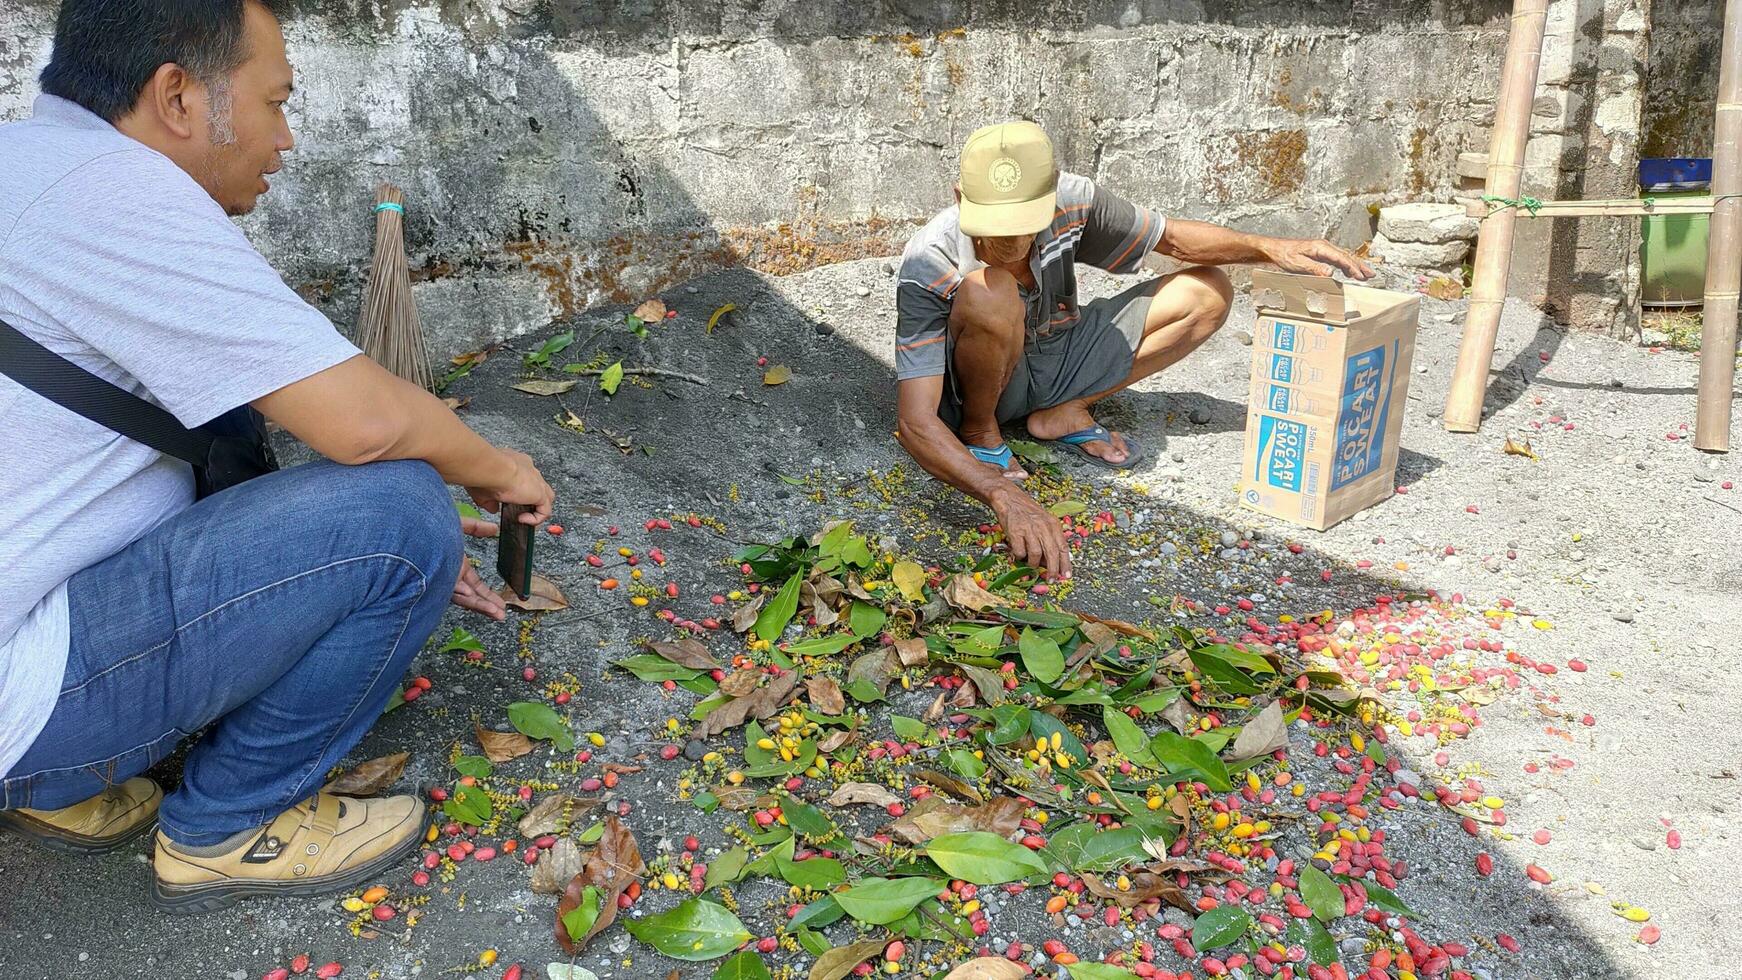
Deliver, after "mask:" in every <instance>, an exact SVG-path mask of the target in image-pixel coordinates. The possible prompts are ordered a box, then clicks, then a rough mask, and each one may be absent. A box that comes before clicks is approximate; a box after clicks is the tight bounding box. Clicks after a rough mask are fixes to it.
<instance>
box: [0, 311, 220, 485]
mask: <svg viewBox="0 0 1742 980" xmlns="http://www.w3.org/2000/svg"><path fill="white" fill-rule="evenodd" d="M0 374H4V375H6V376H7V377H9V378H11V379H12V380H14V381H16V382H18V383H19V384H21V385H23V386H24V387H26V388H29V389H30V390H31V391H34V392H36V393H37V394H39V395H41V396H42V397H44V398H46V399H48V400H49V401H51V402H54V403H55V404H56V405H59V406H60V407H62V408H64V409H67V410H68V411H70V412H76V413H78V414H79V415H82V416H84V417H85V418H87V419H90V420H91V421H92V422H95V423H97V424H98V425H101V426H103V427H105V428H107V429H110V430H113V431H115V432H118V433H120V434H121V435H124V436H126V437H127V438H129V439H132V440H133V441H134V442H140V443H144V444H145V445H147V446H150V447H151V448H152V449H155V450H157V451H158V452H160V453H163V454H164V455H166V456H174V457H175V458H177V459H181V460H185V461H187V462H189V463H191V464H193V465H194V466H195V467H202V466H205V465H206V461H207V459H208V458H209V456H210V454H211V451H212V441H213V437H212V435H211V434H210V433H205V432H201V431H199V430H197V429H189V428H188V427H186V426H184V425H182V424H181V423H180V422H178V421H176V417H175V416H174V415H171V414H170V413H169V412H167V411H164V410H163V409H162V408H159V407H158V406H156V405H153V404H152V403H150V402H148V401H146V400H145V399H143V398H140V397H139V396H138V395H134V394H132V393H130V392H127V391H124V390H122V389H121V388H118V387H116V386H115V385H113V384H110V383H109V382H108V381H105V380H103V379H102V378H99V377H97V376H96V375H94V374H92V373H91V372H89V371H86V370H85V369H84V368H82V367H79V366H78V365H77V364H74V363H73V362H71V361H69V360H67V359H66V358H64V357H61V356H60V355H59V354H56V353H55V352H53V351H51V350H49V349H48V348H46V347H44V346H42V345H41V344H39V343H37V342H36V341H34V340H32V339H30V338H29V337H26V336H25V335H24V334H23V333H21V332H19V330H18V328H17V327H14V326H13V325H12V324H10V323H7V322H6V321H5V320H0Z"/></svg>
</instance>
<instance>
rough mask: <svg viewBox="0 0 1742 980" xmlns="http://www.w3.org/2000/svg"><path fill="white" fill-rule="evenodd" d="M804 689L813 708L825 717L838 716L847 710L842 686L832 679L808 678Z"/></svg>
mask: <svg viewBox="0 0 1742 980" xmlns="http://www.w3.org/2000/svg"><path fill="white" fill-rule="evenodd" d="M804 689H805V692H806V693H807V694H809V695H810V699H811V707H813V708H815V709H817V711H818V712H820V713H822V714H825V715H838V714H840V713H841V712H843V711H846V710H847V699H846V698H845V697H843V696H842V695H841V685H839V684H837V683H835V679H834V678H832V677H807V678H805V680H804Z"/></svg>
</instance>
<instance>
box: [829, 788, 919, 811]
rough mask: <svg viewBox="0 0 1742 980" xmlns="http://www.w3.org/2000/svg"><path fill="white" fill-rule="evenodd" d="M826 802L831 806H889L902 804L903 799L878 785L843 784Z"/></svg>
mask: <svg viewBox="0 0 1742 980" xmlns="http://www.w3.org/2000/svg"><path fill="white" fill-rule="evenodd" d="M826 802H827V803H828V804H829V805H830V806H851V805H852V804H855V803H869V804H871V805H872V806H889V805H890V804H892V803H900V802H901V797H899V796H896V795H895V794H894V793H891V792H890V791H889V790H888V789H887V788H885V787H883V786H879V785H877V784H876V783H842V784H841V786H840V788H839V789H837V790H835V791H834V793H832V794H830V795H829V798H828V800H827V801H826Z"/></svg>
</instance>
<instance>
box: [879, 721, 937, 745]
mask: <svg viewBox="0 0 1742 980" xmlns="http://www.w3.org/2000/svg"><path fill="white" fill-rule="evenodd" d="M889 727H890V728H893V729H895V734H896V736H897V737H899V738H900V739H901V740H902V741H905V742H913V741H918V740H919V739H922V738H924V737H925V736H926V735H927V733H929V732H930V731H931V728H929V727H928V726H927V725H926V723H925V722H923V721H920V720H919V719H918V718H907V717H904V716H902V715H890V716H889Z"/></svg>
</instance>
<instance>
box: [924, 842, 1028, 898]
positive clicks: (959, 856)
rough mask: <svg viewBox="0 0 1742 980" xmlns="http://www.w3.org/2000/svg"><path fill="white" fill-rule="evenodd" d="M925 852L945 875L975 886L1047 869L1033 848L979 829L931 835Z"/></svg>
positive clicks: (1000, 882)
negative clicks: (937, 835)
mask: <svg viewBox="0 0 1742 980" xmlns="http://www.w3.org/2000/svg"><path fill="white" fill-rule="evenodd" d="M925 853H926V856H927V857H930V858H931V859H932V860H933V861H935V862H937V866H938V867H940V868H942V869H944V873H945V874H947V875H949V876H950V877H952V878H960V879H962V880H963V881H971V882H973V883H974V884H976V885H1002V884H1005V883H1007V882H1012V881H1019V880H1021V879H1023V878H1027V877H1029V876H1030V875H1036V874H1041V875H1044V874H1046V872H1047V867H1046V862H1044V861H1042V860H1041V859H1040V857H1039V856H1038V855H1036V854H1035V853H1034V852H1033V851H1031V850H1029V849H1028V848H1026V847H1023V846H1022V845H1021V844H1013V843H1011V842H1010V841H1007V840H1005V839H1004V838H1002V837H1000V836H998V835H997V834H990V833H986V832H985V831H980V830H971V831H967V832H966V833H960V834H944V835H943V836H941V837H934V838H932V839H931V841H930V842H928V843H927V844H926V845H925Z"/></svg>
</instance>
